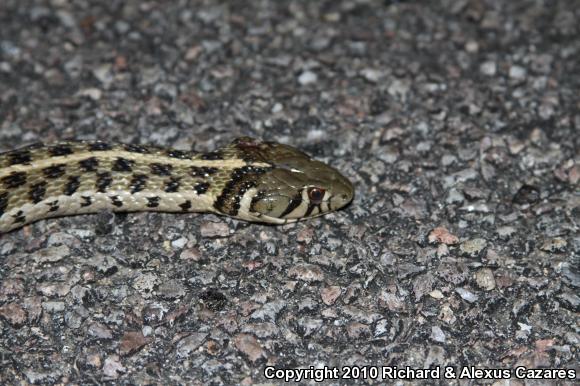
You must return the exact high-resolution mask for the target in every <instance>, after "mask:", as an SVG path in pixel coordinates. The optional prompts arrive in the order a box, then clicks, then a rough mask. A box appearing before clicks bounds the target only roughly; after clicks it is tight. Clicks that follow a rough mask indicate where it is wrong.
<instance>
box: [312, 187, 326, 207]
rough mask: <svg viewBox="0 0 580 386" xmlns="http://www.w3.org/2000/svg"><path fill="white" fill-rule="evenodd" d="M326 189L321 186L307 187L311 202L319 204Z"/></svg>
mask: <svg viewBox="0 0 580 386" xmlns="http://www.w3.org/2000/svg"><path fill="white" fill-rule="evenodd" d="M325 192H326V191H325V190H324V189H321V188H308V198H309V199H310V201H311V202H312V203H313V204H320V203H321V202H322V199H323V198H324V193H325Z"/></svg>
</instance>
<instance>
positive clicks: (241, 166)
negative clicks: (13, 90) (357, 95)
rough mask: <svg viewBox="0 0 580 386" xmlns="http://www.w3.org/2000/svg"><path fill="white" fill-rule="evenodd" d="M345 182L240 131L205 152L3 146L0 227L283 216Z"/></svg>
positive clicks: (339, 190) (309, 209) (322, 202)
mask: <svg viewBox="0 0 580 386" xmlns="http://www.w3.org/2000/svg"><path fill="white" fill-rule="evenodd" d="M352 197H353V187H352V184H351V183H350V182H349V181H348V180H347V179H346V178H345V177H344V176H342V175H341V174H340V173H339V172H338V171H337V170H336V169H334V168H332V167H330V166H328V165H326V164H324V163H322V162H319V161H316V160H313V159H312V158H310V157H309V156H308V155H306V154H304V153H302V152H300V151H299V150H297V149H295V148H292V147H290V146H287V145H282V144H278V143H274V142H262V141H259V140H256V139H253V138H249V137H243V138H238V139H236V140H235V141H233V142H232V143H231V144H230V145H228V146H225V147H223V148H221V149H218V150H215V151H213V152H210V153H196V152H191V151H181V150H174V149H163V148H159V147H154V146H140V145H127V144H115V145H111V144H107V143H105V142H61V143H55V144H51V145H43V144H37V145H31V146H28V147H25V148H21V149H18V150H13V151H9V152H6V153H2V154H0V233H4V232H8V231H11V230H13V229H16V228H19V227H21V226H23V225H25V224H29V223H31V222H34V221H37V220H39V219H44V218H48V217H55V216H65V215H75V214H82V213H95V212H99V211H107V210H110V211H115V212H134V211H164V212H212V213H217V214H223V215H227V216H231V217H234V218H238V219H241V220H246V221H252V222H262V223H271V224H285V223H288V222H294V221H297V220H300V219H304V218H310V217H315V216H318V215H321V214H324V213H327V212H330V211H334V210H337V209H340V208H342V207H344V206H345V205H346V204H348V203H349V202H350V201H351V200H352Z"/></svg>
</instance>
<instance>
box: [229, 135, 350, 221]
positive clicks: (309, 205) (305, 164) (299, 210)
mask: <svg viewBox="0 0 580 386" xmlns="http://www.w3.org/2000/svg"><path fill="white" fill-rule="evenodd" d="M234 145H235V146H236V147H237V148H238V149H239V150H242V153H243V156H244V157H245V158H246V159H248V160H249V161H252V162H254V163H264V164H268V167H265V168H263V169H261V171H260V173H259V174H257V175H256V176H255V177H256V178H255V184H252V187H251V189H248V192H249V193H250V194H249V195H248V196H247V197H246V195H245V196H244V198H245V199H246V201H247V202H242V203H241V205H240V212H246V211H247V212H246V213H244V214H247V215H248V216H251V217H253V218H254V220H255V221H260V222H268V223H276V224H280V223H286V222H293V221H297V220H301V219H305V218H311V217H316V216H320V215H322V214H325V213H328V212H332V211H335V210H338V209H341V208H342V207H344V206H346V205H347V204H348V203H349V202H350V201H352V199H353V196H354V188H353V186H352V184H351V182H350V181H349V180H348V179H346V177H344V176H343V175H342V174H340V173H339V172H338V171H337V170H336V169H334V168H333V167H331V166H328V165H326V164H324V163H322V162H320V161H316V160H314V159H312V158H310V157H309V156H308V155H306V154H304V153H303V152H301V151H299V150H297V149H295V148H293V147H290V146H287V145H282V144H279V143H273V142H259V141H257V140H255V139H251V138H239V139H237V140H236V141H235V142H234ZM244 204H245V205H244Z"/></svg>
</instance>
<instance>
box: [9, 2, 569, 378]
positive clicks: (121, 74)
mask: <svg viewBox="0 0 580 386" xmlns="http://www.w3.org/2000/svg"><path fill="white" fill-rule="evenodd" d="M577 5H578V3H577V2H575V1H569V0H560V1H557V0H556V1H539V0H538V1H532V0H530V1H527V0H520V1H509V2H508V1H500V0H497V1H476V0H472V1H467V0H458V1H451V0H447V1H439V2H431V1H320V2H315V1H276V2H268V1H256V2H238V1H230V2H228V1H217V0H216V1H213V0H206V1H184V0H180V1H171V2H163V1H135V0H134V1H104V0H103V1H87V0H73V1H65V0H52V1H49V0H46V1H41V0H38V1H30V0H25V1H20V0H2V2H1V4H0V151H5V150H8V149H13V148H17V147H20V146H23V145H26V144H29V143H33V142H38V141H42V142H50V141H56V140H61V139H67V138H76V139H100V140H106V141H111V142H125V143H136V144H155V145H163V146H171V147H176V148H178V149H195V150H199V151H206V150H212V149H214V148H216V147H219V146H221V145H224V144H226V143H229V142H230V141H231V140H232V139H233V138H235V137H237V136H240V135H251V136H254V137H258V138H264V139H266V140H274V141H278V142H283V143H288V144H291V145H293V146H295V147H298V148H300V149H302V150H304V151H305V152H307V153H309V154H311V155H313V156H315V157H316V158H318V159H321V160H323V161H325V162H328V163H330V164H331V165H333V166H335V167H336V168H337V169H339V170H341V171H342V172H343V173H344V174H345V175H346V176H348V178H350V179H351V180H352V181H353V183H354V184H355V186H356V198H355V200H354V202H353V203H352V204H351V205H350V206H349V207H348V208H346V209H345V210H343V211H340V212H338V213H335V214H331V215H328V216H325V217H323V218H319V219H315V220H312V221H306V222H301V223H298V224H296V225H290V226H284V227H275V226H263V225H257V224H248V223H244V222H239V221H235V220H232V219H228V218H223V217H217V216H214V215H203V214H201V215H198V214H185V215H174V214H154V213H137V214H129V215H113V214H111V213H100V214H96V215H87V216H77V217H68V218H61V219H53V220H47V221H40V222H37V223H35V224H32V225H30V226H27V227H25V228H23V229H20V230H17V231H14V232H11V233H8V234H4V235H0V383H1V384H29V383H32V384H54V383H60V384H113V383H115V384H160V385H161V384H163V385H171V384H176V385H177V384H194V385H195V384H199V385H221V384H225V385H229V384H242V385H249V384H270V383H278V382H279V381H278V380H276V379H268V378H267V377H266V375H268V374H265V369H267V368H269V369H270V370H268V371H270V373H269V374H274V375H276V374H277V375H283V376H292V375H296V374H297V372H294V373H292V372H291V371H286V372H278V373H276V372H275V370H281V369H284V368H285V369H289V370H296V369H324V368H325V367H326V368H327V370H328V371H329V373H327V374H326V377H327V378H326V381H327V384H349V383H352V382H356V383H359V384H363V383H370V384H379V383H381V381H380V379H381V375H385V376H386V377H387V379H386V380H385V382H384V383H399V384H405V383H407V382H410V379H406V378H407V377H409V376H410V375H409V372H413V371H414V372H415V374H414V375H415V376H416V377H419V376H421V373H420V371H419V370H420V369H428V368H431V369H433V370H434V369H440V370H441V374H440V379H438V380H429V379H427V380H424V381H423V382H424V383H429V384H433V383H441V384H446V383H451V384H473V383H487V384H495V385H504V384H506V385H507V384H508V382H509V381H511V383H510V384H511V385H524V384H525V385H544V384H567V383H568V384H572V383H573V382H574V381H573V380H572V379H570V378H574V377H576V378H577V377H578V375H577V374H578V371H579V370H580V369H579V360H578V359H579V358H578V357H579V354H578V347H579V341H580V334H579V324H578V321H579V318H578V312H579V308H580V296H579V290H578V288H579V286H580V273H579V262H580V261H579V252H580V237H579V232H578V226H579V225H578V224H579V218H580V216H579V213H580V193H579V179H580V163H579V161H580V158H579V153H580V152H579V149H580V139H579V138H580V136H579V135H578V133H579V131H580V98H579V97H578V95H579V91H580V28H579V24H578V20H580V11H579V7H578V6H577ZM268 366H270V367H268ZM362 366H371V367H366V368H363V367H362ZM372 366H378V367H372ZM394 366H397V367H398V368H399V369H404V370H405V371H406V372H405V373H398V374H395V376H394V379H391V378H389V375H388V374H387V373H385V374H383V371H387V372H388V371H391V370H393V367H394ZM406 366H408V370H407V368H406ZM522 368H526V369H532V368H541V369H547V370H548V371H543V372H538V374H539V375H541V376H543V377H546V376H549V375H550V376H551V377H552V378H558V377H559V378H563V379H551V380H546V379H530V377H532V376H533V375H538V374H534V373H526V372H524V373H521V372H519V373H517V371H516V369H519V370H518V371H522V370H521V369H522ZM334 369H337V370H336V371H335V372H334V373H332V372H333V371H334ZM365 369H366V370H365ZM449 369H450V370H454V371H455V378H454V379H453V377H452V376H453V374H447V375H445V376H444V370H446V371H449ZM465 369H467V370H465ZM492 369H503V370H505V371H499V370H498V371H497V372H495V373H493V374H492V373H490V372H487V373H486V372H483V370H492ZM554 369H562V370H563V371H564V372H563V373H562V372H560V373H557V372H556V371H551V370H554ZM475 370H480V371H482V373H481V374H480V378H481V377H483V378H485V379H483V380H482V379H480V380H474V378H476V377H477V374H476V373H475ZM375 371H378V375H377V373H375ZM462 371H467V372H468V373H462ZM303 374H306V375H307V376H308V374H307V373H303ZM315 374H318V375H321V373H314V371H312V372H311V373H310V376H314V375H315ZM461 374H463V375H464V377H463V379H459V378H460V375H461ZM522 374H523V376H522ZM562 374H563V375H562ZM335 375H336V376H337V377H345V376H346V375H351V376H352V377H354V378H357V379H354V380H353V379H351V380H347V379H330V378H329V377H334V376H335ZM423 375H425V376H435V375H436V374H433V373H431V374H423ZM364 376H366V377H367V379H366V380H365V379H363V377H364ZM518 376H520V378H518ZM445 377H446V378H452V379H444V378H445ZM502 377H503V378H510V379H501V378H502ZM522 377H523V378H525V377H527V378H528V379H523V378H522ZM292 379H293V380H296V378H292ZM301 383H302V384H314V383H315V381H314V380H312V379H306V380H302V381H301Z"/></svg>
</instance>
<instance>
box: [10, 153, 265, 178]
mask: <svg viewBox="0 0 580 386" xmlns="http://www.w3.org/2000/svg"><path fill="white" fill-rule="evenodd" d="M91 157H95V158H96V159H97V160H99V159H111V160H114V159H116V158H124V159H127V160H131V161H135V162H137V163H161V164H168V165H173V166H185V167H213V168H221V169H236V168H241V167H244V166H254V167H269V166H271V165H270V164H268V163H266V162H252V163H248V162H246V161H244V160H243V159H240V158H233V159H225V160H201V159H195V158H194V159H179V158H172V157H167V156H163V155H160V154H142V153H133V152H129V151H123V150H107V151H96V152H95V151H85V152H81V153H73V154H69V155H64V156H55V157H47V158H45V159H41V160H36V161H32V162H31V163H29V164H26V165H22V164H20V165H12V166H8V167H6V168H2V169H0V178H2V177H5V176H7V175H10V174H11V173H14V172H27V171H29V170H31V169H44V168H46V167H49V166H53V165H57V164H71V163H75V162H79V161H82V160H84V159H87V158H91Z"/></svg>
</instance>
